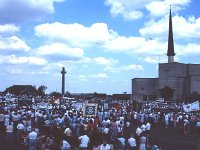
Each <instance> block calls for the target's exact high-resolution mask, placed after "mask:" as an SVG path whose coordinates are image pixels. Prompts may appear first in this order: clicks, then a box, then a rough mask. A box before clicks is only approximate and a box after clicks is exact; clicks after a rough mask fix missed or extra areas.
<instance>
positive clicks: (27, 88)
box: [3, 85, 38, 96]
mask: <svg viewBox="0 0 200 150" xmlns="http://www.w3.org/2000/svg"><path fill="white" fill-rule="evenodd" d="M3 93H4V94H7V93H9V94H13V95H16V96H19V95H38V91H37V89H36V88H35V87H34V86H32V85H13V86H11V87H9V88H7V89H6V90H5V91H4V92H3Z"/></svg>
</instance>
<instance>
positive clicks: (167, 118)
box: [165, 114, 169, 128]
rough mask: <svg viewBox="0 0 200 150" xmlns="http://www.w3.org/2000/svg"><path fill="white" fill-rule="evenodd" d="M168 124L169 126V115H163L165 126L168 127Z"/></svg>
mask: <svg viewBox="0 0 200 150" xmlns="http://www.w3.org/2000/svg"><path fill="white" fill-rule="evenodd" d="M168 126H169V115H168V114H166V115H165V128H168Z"/></svg>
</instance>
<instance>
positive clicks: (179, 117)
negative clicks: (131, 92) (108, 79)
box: [0, 101, 200, 150]
mask: <svg viewBox="0 0 200 150" xmlns="http://www.w3.org/2000/svg"><path fill="white" fill-rule="evenodd" d="M130 102H131V101H119V102H118V104H120V107H118V108H115V107H113V106H112V107H109V108H107V109H102V108H100V107H98V109H97V110H98V111H97V113H96V115H95V116H87V115H84V114H83V110H82V109H79V110H78V109H76V108H74V107H73V109H72V108H71V107H61V105H57V106H53V107H51V108H50V109H41V108H37V107H32V105H28V106H25V107H24V106H23V107H19V106H18V107H14V108H13V107H8V106H1V107H0V136H1V139H0V140H4V141H5V142H6V143H17V144H19V145H20V146H21V147H22V148H23V149H29V150H36V149H37V150H59V149H61V150H112V149H113V150H146V149H150V150H159V143H158V142H157V141H153V142H151V143H150V142H149V134H150V133H151V127H152V126H154V125H156V124H163V125H165V127H166V128H169V127H173V128H180V129H181V130H182V131H183V135H184V134H187V133H189V126H190V123H191V122H195V123H196V127H197V131H198V134H200V122H199V121H198V118H199V116H198V114H197V113H190V114H188V113H183V112H175V111H160V110H159V111H154V110H151V111H150V112H145V111H144V110H142V109H141V110H134V109H132V107H131V103H130ZM83 103H84V101H83ZM63 105H65V103H64V104H63Z"/></svg>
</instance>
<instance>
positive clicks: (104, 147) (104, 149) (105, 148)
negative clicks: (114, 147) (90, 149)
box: [99, 141, 110, 150]
mask: <svg viewBox="0 0 200 150" xmlns="http://www.w3.org/2000/svg"><path fill="white" fill-rule="evenodd" d="M99 149H100V150H110V145H109V144H107V143H106V142H105V141H104V142H103V144H101V145H100V148H99Z"/></svg>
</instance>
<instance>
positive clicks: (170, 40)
mask: <svg viewBox="0 0 200 150" xmlns="http://www.w3.org/2000/svg"><path fill="white" fill-rule="evenodd" d="M167 56H168V63H172V62H174V56H175V53H174V39H173V29H172V15H171V7H170V13H169V33H168V50H167Z"/></svg>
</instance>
